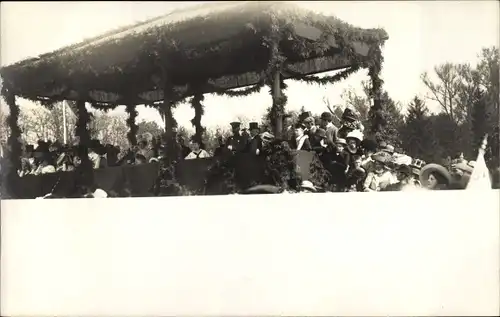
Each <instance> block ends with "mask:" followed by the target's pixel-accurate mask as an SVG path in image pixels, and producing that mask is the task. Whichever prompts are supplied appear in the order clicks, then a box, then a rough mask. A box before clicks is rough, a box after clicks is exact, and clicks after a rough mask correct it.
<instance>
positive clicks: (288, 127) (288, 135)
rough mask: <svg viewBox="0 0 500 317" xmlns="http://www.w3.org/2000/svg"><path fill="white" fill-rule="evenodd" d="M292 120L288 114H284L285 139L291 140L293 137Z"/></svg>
mask: <svg viewBox="0 0 500 317" xmlns="http://www.w3.org/2000/svg"><path fill="white" fill-rule="evenodd" d="M293 132H294V131H293V120H292V117H291V116H290V115H286V116H285V118H284V120H283V138H284V140H286V141H291V140H293V139H294V134H293Z"/></svg>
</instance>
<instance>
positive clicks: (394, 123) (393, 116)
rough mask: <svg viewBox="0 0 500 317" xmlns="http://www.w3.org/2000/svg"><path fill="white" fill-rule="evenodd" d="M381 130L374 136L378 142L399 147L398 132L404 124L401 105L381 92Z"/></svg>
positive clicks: (384, 92) (385, 92)
mask: <svg viewBox="0 0 500 317" xmlns="http://www.w3.org/2000/svg"><path fill="white" fill-rule="evenodd" d="M381 97H382V112H381V115H382V129H381V130H380V131H379V132H378V133H377V134H378V135H377V134H376V135H375V138H376V139H377V140H379V141H385V142H388V143H390V144H392V145H393V146H395V147H397V148H400V147H401V138H400V135H399V131H400V129H401V127H402V125H403V123H404V117H403V115H402V113H401V105H400V104H399V103H397V102H395V101H394V100H393V99H392V98H391V97H390V96H389V94H388V93H387V91H383V92H382V96H381Z"/></svg>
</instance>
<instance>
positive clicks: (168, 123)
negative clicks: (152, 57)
mask: <svg viewBox="0 0 500 317" xmlns="http://www.w3.org/2000/svg"><path fill="white" fill-rule="evenodd" d="M161 70H162V82H163V103H162V104H161V108H162V112H163V114H164V116H165V142H166V146H167V151H166V152H167V159H168V160H172V161H173V160H176V158H177V155H178V153H177V146H176V142H177V141H176V140H175V137H174V128H175V120H174V116H173V114H172V102H173V100H172V96H173V86H172V82H171V80H170V78H169V76H168V75H167V71H166V69H165V67H164V66H162V67H161Z"/></svg>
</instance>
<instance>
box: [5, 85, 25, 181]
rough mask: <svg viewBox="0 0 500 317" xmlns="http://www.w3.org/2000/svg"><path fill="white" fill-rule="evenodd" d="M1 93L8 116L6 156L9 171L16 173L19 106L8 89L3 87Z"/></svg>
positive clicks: (18, 157)
mask: <svg viewBox="0 0 500 317" xmlns="http://www.w3.org/2000/svg"><path fill="white" fill-rule="evenodd" d="M2 94H3V96H4V98H5V102H6V103H7V105H8V106H9V111H10V113H9V116H8V118H7V124H8V126H9V128H10V135H9V137H8V139H7V145H8V148H9V153H8V158H9V161H10V164H11V167H12V169H11V171H12V172H13V173H17V170H18V169H19V168H20V167H21V155H22V151H23V149H22V146H21V129H20V128H19V124H18V119H19V107H18V106H17V104H16V96H15V95H14V93H12V92H11V91H9V90H8V89H4V91H2Z"/></svg>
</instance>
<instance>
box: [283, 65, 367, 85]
mask: <svg viewBox="0 0 500 317" xmlns="http://www.w3.org/2000/svg"><path fill="white" fill-rule="evenodd" d="M359 69H360V66H359V65H355V66H351V67H349V68H347V69H344V70H342V71H341V72H339V73H337V74H335V75H332V76H324V77H318V76H315V75H307V76H305V75H302V74H299V73H297V72H294V71H293V70H291V69H290V68H289V67H287V70H286V71H287V72H288V73H290V74H292V77H291V79H295V80H299V81H302V82H305V83H308V84H318V85H328V84H334V83H337V82H339V81H341V80H344V79H346V78H347V77H349V76H350V75H352V74H354V73H355V72H357V71H358V70H359Z"/></svg>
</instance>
